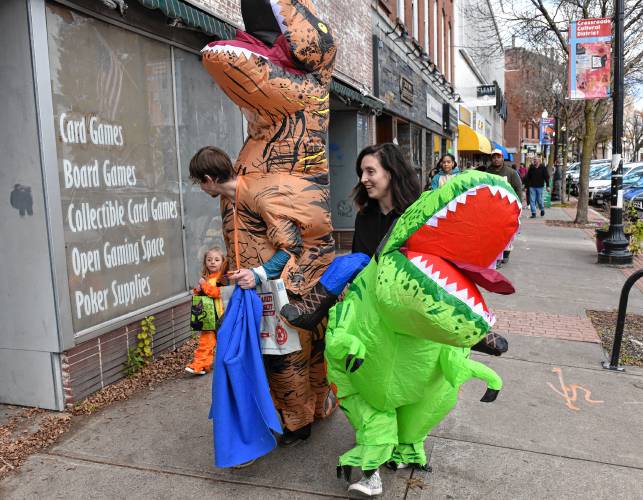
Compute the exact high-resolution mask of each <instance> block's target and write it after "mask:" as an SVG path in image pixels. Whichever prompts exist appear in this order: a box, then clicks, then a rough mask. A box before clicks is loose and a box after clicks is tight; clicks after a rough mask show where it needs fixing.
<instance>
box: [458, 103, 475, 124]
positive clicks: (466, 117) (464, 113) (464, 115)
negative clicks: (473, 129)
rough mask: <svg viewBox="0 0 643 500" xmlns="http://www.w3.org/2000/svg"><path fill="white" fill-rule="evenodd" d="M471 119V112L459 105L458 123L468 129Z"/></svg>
mask: <svg viewBox="0 0 643 500" xmlns="http://www.w3.org/2000/svg"><path fill="white" fill-rule="evenodd" d="M472 118H473V117H472V116H471V111H470V110H469V109H468V108H467V107H465V106H464V105H462V104H460V121H461V122H462V123H464V124H465V125H468V126H469V127H470V126H471V120H472Z"/></svg>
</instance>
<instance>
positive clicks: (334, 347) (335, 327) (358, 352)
mask: <svg viewBox="0 0 643 500" xmlns="http://www.w3.org/2000/svg"><path fill="white" fill-rule="evenodd" d="M356 311H357V308H356V307H355V304H353V303H352V301H350V300H347V301H343V302H339V303H338V304H337V305H336V306H335V307H333V308H332V309H331V311H330V315H329V317H328V327H327V330H326V356H327V358H328V359H332V360H334V361H337V362H340V363H342V364H343V362H344V360H345V359H346V358H347V357H348V356H353V357H355V358H358V359H364V356H365V355H366V347H365V346H364V344H363V343H362V341H361V340H360V339H358V338H357V337H355V336H354V335H352V334H351V333H350V332H349V331H348V327H353V328H354V327H355V326H356V325H357V324H358V322H357V317H356Z"/></svg>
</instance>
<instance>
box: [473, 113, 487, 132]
mask: <svg viewBox="0 0 643 500" xmlns="http://www.w3.org/2000/svg"><path fill="white" fill-rule="evenodd" d="M475 124H476V126H475V131H476V132H478V133H480V134H482V135H485V133H484V127H485V120H484V118H483V117H480V116H478V114H477V113H476V114H475Z"/></svg>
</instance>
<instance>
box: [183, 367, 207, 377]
mask: <svg viewBox="0 0 643 500" xmlns="http://www.w3.org/2000/svg"><path fill="white" fill-rule="evenodd" d="M185 371H186V372H188V373H191V374H192V375H205V374H206V373H208V372H206V371H205V370H204V369H203V368H202V369H201V370H195V369H194V368H192V367H191V366H186V367H185Z"/></svg>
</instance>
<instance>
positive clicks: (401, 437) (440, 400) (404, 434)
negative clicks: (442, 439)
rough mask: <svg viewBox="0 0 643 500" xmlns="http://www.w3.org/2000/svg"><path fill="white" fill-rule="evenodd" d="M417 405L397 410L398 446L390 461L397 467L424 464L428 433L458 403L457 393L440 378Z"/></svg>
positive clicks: (425, 461)
mask: <svg viewBox="0 0 643 500" xmlns="http://www.w3.org/2000/svg"><path fill="white" fill-rule="evenodd" d="M430 386H431V390H430V391H427V394H426V396H425V397H424V398H423V399H421V400H420V401H418V402H416V403H414V404H411V405H407V406H401V407H400V408H398V409H397V435H398V444H397V446H396V447H395V450H393V454H392V456H391V460H392V461H393V462H395V463H398V464H401V463H405V464H418V465H420V466H425V465H426V463H427V460H426V453H425V451H424V442H425V441H426V438H427V436H428V434H429V432H430V431H431V430H432V429H433V428H434V427H435V426H436V425H437V424H438V423H439V422H441V421H442V420H443V419H444V417H446V416H447V415H448V414H449V413H450V412H451V410H452V409H453V408H454V407H455V405H456V403H457V401H458V390H457V389H455V388H454V387H452V386H451V385H450V384H449V383H448V382H447V381H446V380H444V378H442V380H436V381H434V382H433V383H432V384H430Z"/></svg>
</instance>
